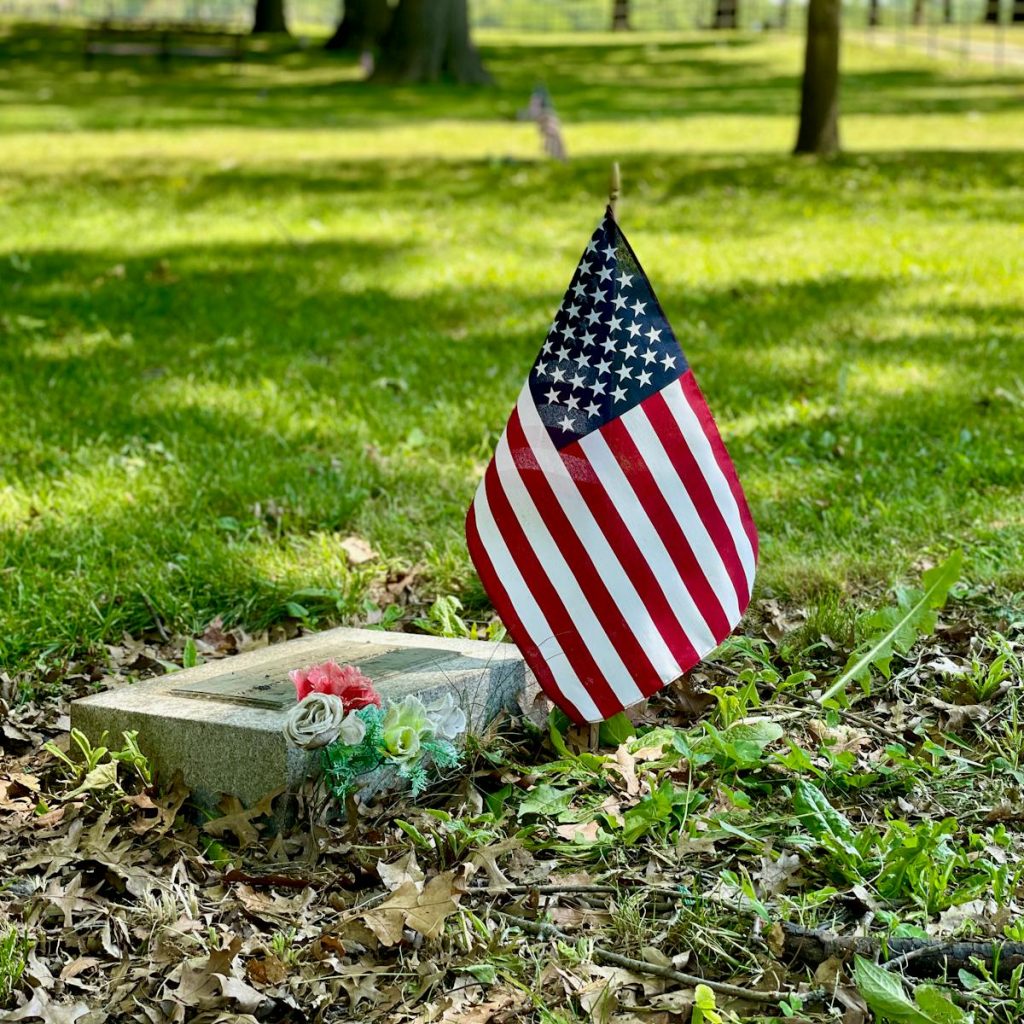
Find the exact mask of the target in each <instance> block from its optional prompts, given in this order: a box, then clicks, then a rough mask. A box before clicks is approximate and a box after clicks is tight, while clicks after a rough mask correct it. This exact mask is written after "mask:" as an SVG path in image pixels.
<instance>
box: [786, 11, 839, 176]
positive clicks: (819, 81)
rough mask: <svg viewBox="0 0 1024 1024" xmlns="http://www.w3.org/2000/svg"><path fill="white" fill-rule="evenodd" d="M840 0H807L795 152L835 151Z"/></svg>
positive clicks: (837, 118) (837, 146) (837, 120)
mask: <svg viewBox="0 0 1024 1024" xmlns="http://www.w3.org/2000/svg"><path fill="white" fill-rule="evenodd" d="M840 10H841V0H810V3H809V4H808V7H807V47H806V50H805V52H804V77H803V85H802V87H801V92H800V130H799V131H798V132H797V138H796V148H795V150H794V152H797V153H816V154H817V155H818V156H831V155H832V154H834V153H838V152H839V15H840Z"/></svg>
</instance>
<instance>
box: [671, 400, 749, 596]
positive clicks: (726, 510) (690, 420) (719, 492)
mask: <svg viewBox="0 0 1024 1024" xmlns="http://www.w3.org/2000/svg"><path fill="white" fill-rule="evenodd" d="M661 394H662V397H663V398H664V399H665V404H666V405H667V406H668V408H669V412H671V413H672V416H673V418H674V419H675V421H676V424H677V426H678V427H679V430H680V432H681V433H682V435H683V437H684V439H685V440H686V443H687V445H689V448H690V451H691V452H692V453H693V457H694V459H695V460H696V462H697V465H698V466H700V470H701V472H702V473H703V474H704V479H705V480H706V481H707V485H708V487H709V488H710V489H711V496H712V497H713V498H714V499H715V504H716V505H717V506H718V508H719V509H720V510H721V513H722V518H723V519H724V520H725V525H726V526H727V527H728V528H729V533H730V534H731V535H732V539H733V543H734V544H735V545H736V553H737V554H738V555H739V556H740V563H741V564H742V566H743V574H744V576H746V578H747V594H746V597H749V596H750V593H751V591H752V590H753V588H754V568H755V562H756V560H755V558H754V549H753V548H752V547H751V546H750V538H749V537H748V536H747V531H746V530H744V529H743V521H742V519H741V517H740V510H739V506H738V505H737V504H736V498H735V496H734V495H733V493H732V488H731V487H730V486H729V481H728V480H726V479H725V474H724V473H723V472H722V467H721V466H719V465H718V460H717V459H716V458H715V453H714V452H713V451H712V449H711V442H710V441H709V440H708V436H707V434H705V433H704V428H703V427H702V426H701V425H700V421H699V420H698V419H697V415H696V413H694V411H693V409H691V408H690V403H689V402H688V401H687V400H686V395H685V394H683V389H682V386H681V385H680V384H678V382H677V383H676V384H674V385H669V386H668V387H667V388H664V389H663V390H662V392H661Z"/></svg>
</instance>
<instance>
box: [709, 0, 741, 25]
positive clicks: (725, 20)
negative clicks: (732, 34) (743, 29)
mask: <svg viewBox="0 0 1024 1024" xmlns="http://www.w3.org/2000/svg"><path fill="white" fill-rule="evenodd" d="M739 23H740V2H739V0H715V17H714V20H713V21H712V22H711V27H712V28H739Z"/></svg>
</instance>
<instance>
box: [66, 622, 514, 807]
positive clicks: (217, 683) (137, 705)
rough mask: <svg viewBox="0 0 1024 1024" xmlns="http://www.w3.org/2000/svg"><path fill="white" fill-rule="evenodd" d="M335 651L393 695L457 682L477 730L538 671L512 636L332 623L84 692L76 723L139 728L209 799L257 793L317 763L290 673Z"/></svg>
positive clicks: (437, 692) (165, 770)
mask: <svg viewBox="0 0 1024 1024" xmlns="http://www.w3.org/2000/svg"><path fill="white" fill-rule="evenodd" d="M328 660H332V661H336V662H337V663H338V664H341V665H343V664H346V663H350V664H354V665H358V666H359V667H360V668H361V669H362V671H363V672H364V673H366V675H367V676H369V677H370V679H371V680H373V683H374V686H375V687H376V688H377V689H378V691H379V692H380V693H381V695H382V696H383V697H384V699H385V700H386V701H389V702H391V701H399V700H401V699H402V698H403V697H405V696H406V695H407V694H410V693H412V694H416V695H417V696H418V697H420V698H421V699H423V700H424V701H426V702H429V701H432V700H435V699H438V698H440V697H442V696H444V694H445V693H449V692H454V693H455V695H456V697H457V699H458V700H459V702H460V704H461V705H462V707H463V708H464V709H465V711H466V715H467V718H468V719H469V729H470V731H471V732H473V731H476V732H479V731H481V730H482V729H483V728H484V727H485V726H486V725H488V724H489V723H490V722H491V721H492V720H493V719H494V718H495V716H496V715H497V714H498V713H499V712H500V711H501V710H502V709H505V708H509V709H513V708H515V706H516V703H517V700H518V698H519V697H520V695H521V694H522V693H523V691H524V689H525V687H526V685H527V681H528V678H530V677H529V673H528V670H527V668H526V665H525V663H524V661H523V658H522V655H521V654H520V653H519V650H518V648H516V647H515V646H513V645H512V644H493V643H486V642H483V641H479V640H448V639H439V638H437V637H430V636H415V635H412V634H408V633H384V632H379V631H375V630H368V629H347V628H341V629H331V630H327V631H325V632H323V633H314V634H311V635H309V636H304V637H300V638H298V639H295V640H289V641H288V642H286V643H283V644H275V645H274V646H271V647H264V648H261V649H259V650H255V651H249V652H248V653H246V654H240V655H237V656H236V657H233V658H225V659H222V660H218V661H211V662H209V663H207V664H205V665H200V666H198V667H196V668H192V669H186V670H184V671H181V672H173V673H171V674H170V675H166V676H161V677H159V678H157V679H149V680H146V681H144V682H140V683H134V684H127V685H124V686H120V687H117V688H116V689H113V690H107V691H105V692H104V693H98V694H95V695H93V696H91V697H84V698H82V699H81V700H77V701H75V702H74V703H73V704H72V705H71V724H72V726H73V727H75V728H77V729H81V730H82V732H84V733H85V734H86V736H88V737H89V739H90V740H92V741H93V742H96V741H97V740H99V738H100V736H101V735H102V734H103V733H104V732H107V733H109V735H110V738H111V740H112V741H113V742H115V743H116V742H117V740H118V739H119V737H120V734H121V733H122V732H125V731H128V730H131V729H134V730H138V733H139V746H140V747H141V748H142V751H143V752H144V753H145V754H146V755H147V756H148V757H149V758H150V760H151V761H152V762H153V764H154V766H155V768H156V770H157V772H158V774H159V776H160V777H161V778H166V779H169V778H171V777H172V776H173V774H174V773H175V772H176V771H178V770H180V771H181V772H182V773H183V775H184V778H185V782H186V783H187V784H188V786H189V787H190V788H191V789H192V791H193V793H194V794H195V795H196V797H197V798H198V799H200V800H204V801H208V802H212V801H213V800H214V799H216V796H217V794H219V793H231V794H234V795H235V796H237V797H239V798H240V799H241V800H242V801H243V802H244V803H247V804H251V803H254V802H255V801H256V800H258V799H259V798H260V797H261V796H264V795H265V794H267V793H269V792H271V791H272V790H274V789H278V788H280V787H281V786H293V785H296V784H298V783H299V782H301V781H302V779H303V778H304V777H305V776H306V774H307V773H308V772H309V770H310V767H311V763H312V761H311V758H310V756H309V755H307V754H304V753H302V752H301V751H297V750H293V749H289V748H288V747H287V745H286V744H285V741H284V737H283V736H282V735H281V726H282V724H283V722H284V718H285V715H286V714H287V712H288V710H289V708H291V707H292V706H293V705H294V704H295V687H294V686H293V685H292V682H291V680H290V679H289V678H288V673H289V671H291V670H292V669H297V668H305V667H306V666H308V665H313V664H316V663H318V662H323V661H328Z"/></svg>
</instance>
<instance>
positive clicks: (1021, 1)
mask: <svg viewBox="0 0 1024 1024" xmlns="http://www.w3.org/2000/svg"><path fill="white" fill-rule="evenodd" d="M1010 20H1011V21H1012V22H1013V23H1014V24H1015V25H1019V24H1020V23H1021V22H1022V21H1024V0H1014V3H1013V16H1012V17H1011V19H1010Z"/></svg>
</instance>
